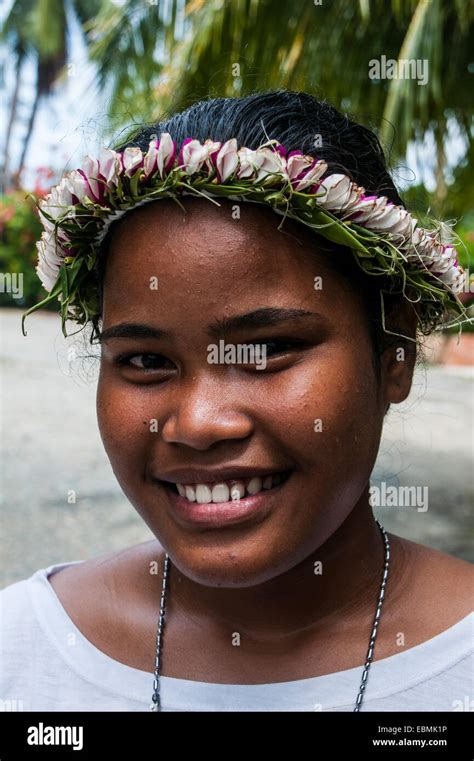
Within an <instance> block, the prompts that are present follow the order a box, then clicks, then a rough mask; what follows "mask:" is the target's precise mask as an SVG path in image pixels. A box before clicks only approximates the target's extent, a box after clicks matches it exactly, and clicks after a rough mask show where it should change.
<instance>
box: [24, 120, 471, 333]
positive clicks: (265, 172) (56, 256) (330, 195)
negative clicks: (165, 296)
mask: <svg viewBox="0 0 474 761" xmlns="http://www.w3.org/2000/svg"><path fill="white" fill-rule="evenodd" d="M327 169H328V166H327V164H326V162H325V161H323V160H320V159H316V158H314V157H313V156H308V155H303V153H302V152H301V151H289V152H288V151H286V149H285V148H284V147H283V146H282V145H281V144H280V143H278V141H277V140H269V141H268V142H267V143H265V144H264V145H261V146H260V147H259V148H257V150H250V149H248V148H245V147H241V148H238V146H237V140H236V139H235V138H232V139H230V140H227V141H226V142H224V143H221V142H215V141H213V140H210V139H209V140H206V141H205V142H204V144H201V143H200V142H199V141H198V140H195V139H193V138H186V139H185V140H183V142H182V143H181V145H180V147H179V151H178V146H177V144H176V143H175V142H174V141H173V140H172V138H171V136H170V135H169V134H168V133H167V132H163V133H161V134H160V136H159V138H158V137H157V136H153V137H152V139H151V140H150V143H149V147H148V150H147V151H146V152H143V151H142V150H141V149H140V148H138V147H128V148H125V150H124V151H123V153H121V152H116V151H114V150H111V149H109V148H104V149H102V151H101V153H100V154H99V158H98V159H94V158H91V157H90V156H86V157H85V158H84V160H83V163H82V168H81V169H74V170H73V171H71V172H69V173H68V174H66V175H64V176H63V178H62V179H61V181H60V183H59V185H56V186H55V187H53V188H52V190H51V192H50V193H49V194H48V195H47V196H46V197H45V198H44V199H41V200H40V201H39V202H37V203H36V205H37V207H38V210H39V212H40V217H41V218H42V224H43V227H44V231H43V233H42V236H41V240H40V241H38V243H37V249H38V264H37V266H36V272H37V274H38V277H39V278H40V280H41V282H42V284H43V286H44V288H45V289H46V290H47V291H48V292H49V295H48V296H47V297H46V298H45V299H43V301H41V302H40V303H39V304H35V305H34V306H33V307H31V308H30V309H29V310H28V311H27V312H25V313H24V315H23V318H22V330H23V333H24V334H25V332H24V320H25V318H26V316H27V315H28V314H30V313H31V312H33V311H35V310H36V309H39V308H40V307H42V306H44V305H45V304H47V303H48V302H50V301H52V300H54V299H57V300H58V301H59V302H60V312H61V317H62V330H63V333H64V335H65V336H66V335H67V333H66V332H65V323H66V320H67V319H70V320H74V321H76V322H77V323H79V324H81V325H83V326H84V325H85V324H86V323H87V322H88V321H90V320H93V319H94V318H97V317H98V316H99V300H98V289H97V279H96V272H95V268H96V264H97V257H98V254H99V250H100V245H101V243H102V241H103V239H104V237H105V235H106V233H107V231H108V228H109V226H110V225H111V223H112V222H114V221H115V220H117V219H118V218H120V217H121V216H122V215H124V214H125V213H126V212H127V211H130V210H131V209H133V208H136V207H137V206H141V205H142V204H144V203H149V202H151V201H157V200H160V199H162V198H174V199H175V200H176V201H177V202H178V203H179V197H180V196H182V195H194V196H199V197H204V198H208V199H209V200H210V201H212V202H213V203H216V204H217V205H219V203H218V201H216V200H214V198H215V197H219V196H225V197H227V198H230V199H234V200H238V201H250V202H254V203H265V204H269V205H270V206H271V207H272V208H273V210H274V211H275V212H276V213H277V214H281V215H283V216H284V217H287V216H288V217H290V218H293V219H296V220H297V221H298V222H300V223H302V224H304V225H307V226H308V227H310V228H312V229H314V230H315V231H316V232H317V233H318V234H319V235H322V236H323V237H324V238H326V239H328V240H330V241H332V242H334V243H337V244H339V245H342V246H346V247H348V248H349V249H351V250H352V252H353V254H354V256H355V258H356V261H357V262H358V264H359V265H360V267H361V268H362V269H363V270H364V271H365V272H366V273H367V274H368V275H379V276H385V277H386V278H387V277H388V280H389V282H390V283H391V285H390V291H391V292H400V293H403V295H404V296H405V298H407V299H408V300H410V301H411V302H413V303H416V304H418V316H419V323H420V325H421V326H422V327H425V328H428V329H430V328H433V327H435V326H438V325H439V324H441V323H442V320H443V318H444V317H445V316H446V315H447V314H449V313H451V314H454V315H457V316H458V317H459V316H460V315H464V316H465V315H466V312H465V309H464V307H463V306H462V303H461V302H460V300H459V299H458V298H457V295H456V294H458V293H459V292H460V291H461V290H462V289H463V284H464V280H465V274H464V271H463V269H462V268H461V267H460V266H459V264H458V261H457V256H456V250H455V248H454V246H453V245H452V243H451V242H450V241H449V240H447V239H446V230H447V228H446V226H445V225H437V226H436V227H435V228H434V229H433V230H426V229H423V228H421V227H419V226H418V223H417V221H416V220H415V219H414V218H413V217H412V216H411V214H410V213H409V212H408V211H407V210H406V209H404V208H403V207H402V206H397V205H396V204H394V203H392V202H391V201H389V200H388V199H387V198H386V197H385V196H374V195H366V194H365V190H364V188H363V187H361V186H359V185H357V184H356V183H354V182H352V181H351V179H350V178H349V177H348V176H346V175H345V174H330V175H326V176H325V177H324V175H325V173H326V171H327ZM35 200H36V199H35ZM283 222H284V220H282V223H281V224H283ZM382 308H383V299H382ZM25 335H26V334H25Z"/></svg>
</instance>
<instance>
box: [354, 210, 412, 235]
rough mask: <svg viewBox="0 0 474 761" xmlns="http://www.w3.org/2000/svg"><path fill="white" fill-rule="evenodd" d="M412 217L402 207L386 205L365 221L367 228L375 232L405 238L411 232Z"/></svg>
mask: <svg viewBox="0 0 474 761" xmlns="http://www.w3.org/2000/svg"><path fill="white" fill-rule="evenodd" d="M412 221H413V217H412V216H411V214H410V213H409V212H408V211H407V210H406V209H404V208H403V207H402V206H395V205H394V204H389V203H387V204H386V205H385V206H384V207H383V209H380V210H379V213H378V214H376V215H375V216H374V218H373V219H370V217H369V219H368V220H367V221H366V225H367V227H369V228H370V229H371V230H375V231H376V232H382V233H383V232H387V233H392V235H400V236H401V237H402V238H406V237H408V236H409V235H410V233H411V230H412Z"/></svg>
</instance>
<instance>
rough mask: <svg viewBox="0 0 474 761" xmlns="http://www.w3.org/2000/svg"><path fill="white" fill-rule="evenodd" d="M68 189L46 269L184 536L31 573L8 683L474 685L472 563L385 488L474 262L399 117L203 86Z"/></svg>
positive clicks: (162, 518) (106, 416)
mask: <svg viewBox="0 0 474 761" xmlns="http://www.w3.org/2000/svg"><path fill="white" fill-rule="evenodd" d="M41 211H42V215H43V222H44V226H45V233H44V235H43V238H42V241H41V242H40V243H39V246H38V249H39V263H38V268H37V270H38V275H39V276H40V277H41V279H42V282H43V284H44V286H45V288H46V289H47V290H48V291H49V296H48V298H47V300H48V299H55V300H58V298H59V300H60V308H61V314H62V318H63V330H64V326H65V320H66V319H69V320H76V322H77V323H78V324H80V325H83V326H85V325H87V326H89V327H91V328H92V333H91V341H94V342H95V341H98V342H100V347H101V360H100V362H101V363H100V375H99V381H98V389H97V415H98V422H99V427H100V432H101V436H102V440H103V443H104V447H105V450H106V452H107V456H108V458H109V460H110V462H111V465H112V467H113V470H114V473H115V475H116V477H117V480H118V482H119V484H120V486H121V488H122V490H123V492H124V494H125V495H126V497H127V498H128V500H129V501H130V503H131V504H132V505H133V506H134V508H135V509H136V510H137V511H138V513H139V514H140V515H141V516H142V518H143V520H144V521H145V522H146V523H147V525H148V526H149V527H150V529H151V531H152V532H153V534H154V536H155V537H156V540H153V541H151V542H147V543H145V544H141V545H138V546H133V547H129V548H127V549H124V550H122V551H121V552H115V553H111V554H108V555H105V556H101V557H97V558H94V559H91V560H86V561H81V562H78V561H76V562H64V563H60V564H56V565H53V566H50V567H48V568H43V569H40V570H38V571H37V572H36V573H35V574H34V575H33V576H32V577H31V578H29V579H25V580H23V581H20V582H18V583H16V584H12V585H10V586H9V587H7V588H6V589H5V590H3V592H2V620H3V633H2V656H3V675H2V681H1V698H2V699H3V700H6V699H10V700H21V701H22V703H23V707H24V710H52V711H61V710H68V711H81V710H92V711H101V710H103V711H147V710H150V708H151V709H152V710H163V711H197V710H210V711H251V710H257V711H319V710H321V711H360V710H365V711H367V710H372V711H419V710H432V711H456V710H466V708H468V707H469V705H470V701H471V699H472V678H471V676H470V666H469V664H470V663H471V662H472V623H473V614H472V579H473V571H472V567H471V565H470V564H469V563H467V562H465V561H462V560H459V559H456V558H454V557H451V556H449V555H446V554H444V553H442V552H438V551H435V550H432V549H430V548H428V547H425V546H422V545H420V544H416V543H414V542H411V541H408V540H406V539H402V538H401V537H399V536H396V535H394V534H389V533H387V532H386V531H385V529H384V528H383V526H381V525H380V524H379V523H378V521H376V520H375V518H374V515H373V512H372V508H371V505H370V499H369V488H370V476H371V472H372V469H373V466H374V462H375V459H376V456H377V451H378V447H379V442H380V437H381V431H382V426H383V421H384V416H385V414H386V413H387V410H388V409H389V406H390V405H391V404H398V403H399V402H402V401H403V400H404V399H406V397H407V395H408V394H409V391H410V385H411V380H412V373H413V367H414V363H415V360H416V339H417V336H418V335H419V334H420V333H427V332H429V330H430V329H433V328H434V327H436V326H437V325H439V324H441V323H442V322H443V321H445V320H446V319H447V317H448V316H449V315H451V316H453V315H454V316H457V319H458V320H459V321H461V320H462V307H461V305H460V302H459V300H458V298H457V295H456V294H457V293H458V292H459V290H460V289H461V287H462V278H463V273H462V270H461V269H460V268H459V265H458V263H457V261H456V256H455V251H454V248H453V247H452V246H451V245H450V244H449V243H447V242H446V241H445V240H444V239H443V237H442V236H443V233H442V231H440V229H439V228H437V229H433V230H432V231H427V230H425V229H423V228H421V227H419V226H418V225H416V224H415V222H414V220H413V218H412V217H411V215H410V214H409V213H408V211H406V210H405V209H404V207H403V203H402V201H401V199H400V197H399V196H398V193H397V191H396V189H395V186H394V184H393V182H392V180H391V178H390V176H389V174H388V173H387V169H386V166H385V163H384V158H383V153H382V150H381V148H380V145H379V143H378V141H377V139H376V137H375V136H374V135H373V134H372V133H371V132H370V131H369V130H367V129H366V128H364V127H362V126H360V125H358V124H356V123H354V122H353V121H351V120H349V119H348V118H347V117H346V116H345V115H342V114H340V113H339V112H337V111H336V110H335V109H334V108H332V107H331V106H329V105H328V104H327V103H324V102H319V101H317V100H315V99H314V98H313V97H312V96H310V95H307V94H304V93H295V92H288V91H277V92H267V93H258V94H255V95H252V96H249V97H244V98H218V99H213V100H207V101H202V102H199V103H196V104H194V105H193V106H191V107H190V108H188V109H187V110H186V111H184V112H183V113H178V114H175V115H173V116H171V117H170V118H169V119H167V120H166V121H164V122H161V123H159V124H155V125H153V126H145V127H143V129H142V130H141V131H140V132H139V134H136V135H135V136H134V138H133V139H131V140H130V141H129V142H128V143H126V144H125V145H122V146H120V147H119V148H117V152H113V151H111V150H105V151H104V152H103V153H102V154H101V156H100V157H99V159H98V160H96V159H91V158H86V160H85V161H84V164H83V167H82V169H81V170H79V171H75V172H72V173H70V174H69V175H67V176H66V177H65V178H63V180H62V181H61V184H60V185H59V186H58V187H57V188H55V189H53V191H52V193H51V196H50V198H49V199H47V201H46V203H43V204H42V206H41ZM35 308H37V307H35ZM30 311H33V310H30Z"/></svg>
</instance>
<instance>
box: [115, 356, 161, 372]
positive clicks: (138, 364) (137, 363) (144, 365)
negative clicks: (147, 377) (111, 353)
mask: <svg viewBox="0 0 474 761" xmlns="http://www.w3.org/2000/svg"><path fill="white" fill-rule="evenodd" d="M115 361H116V364H117V365H119V366H120V367H133V368H135V369H136V370H145V371H150V370H173V369H175V365H174V364H173V362H171V360H169V359H167V358H166V357H165V356H163V354H121V355H120V356H118V357H117V359H116V360H115Z"/></svg>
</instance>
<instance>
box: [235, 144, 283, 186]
mask: <svg viewBox="0 0 474 761" xmlns="http://www.w3.org/2000/svg"><path fill="white" fill-rule="evenodd" d="M238 154H239V163H240V167H239V171H238V173H237V175H238V177H239V179H250V178H251V179H253V180H254V182H260V180H263V179H265V178H268V177H269V176H270V175H273V174H275V173H278V174H280V175H281V176H282V177H284V176H285V173H286V161H285V159H284V157H283V156H282V155H281V154H280V153H279V152H278V151H272V150H271V149H270V148H267V147H265V148H258V149H257V150H256V151H252V150H250V149H249V148H240V150H239V151H238Z"/></svg>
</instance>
